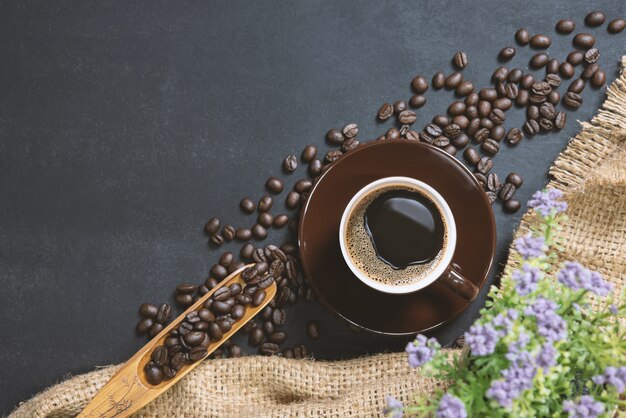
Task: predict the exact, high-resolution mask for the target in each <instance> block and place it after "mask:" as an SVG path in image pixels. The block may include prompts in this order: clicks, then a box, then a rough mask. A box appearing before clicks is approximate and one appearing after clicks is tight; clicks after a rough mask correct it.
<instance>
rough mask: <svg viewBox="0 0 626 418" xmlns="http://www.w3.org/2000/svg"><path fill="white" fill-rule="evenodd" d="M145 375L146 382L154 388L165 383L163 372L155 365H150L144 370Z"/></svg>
mask: <svg viewBox="0 0 626 418" xmlns="http://www.w3.org/2000/svg"><path fill="white" fill-rule="evenodd" d="M144 374H145V376H146V380H147V381H148V383H150V384H151V385H153V386H156V385H158V384H160V383H161V382H162V381H163V378H164V376H163V370H161V368H160V367H158V366H157V365H155V364H152V363H148V364H146V366H145V368H144Z"/></svg>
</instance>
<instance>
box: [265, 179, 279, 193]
mask: <svg viewBox="0 0 626 418" xmlns="http://www.w3.org/2000/svg"><path fill="white" fill-rule="evenodd" d="M265 188H266V189H267V190H269V191H270V192H271V193H274V194H276V193H280V192H282V191H283V182H282V181H280V179H278V178H276V177H270V178H268V179H267V181H266V182H265Z"/></svg>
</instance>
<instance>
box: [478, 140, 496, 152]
mask: <svg viewBox="0 0 626 418" xmlns="http://www.w3.org/2000/svg"><path fill="white" fill-rule="evenodd" d="M481 148H482V149H483V151H485V152H486V153H487V154H489V155H495V154H497V153H498V151H499V150H500V144H498V142H497V141H494V140H493V139H491V138H487V139H486V140H485V142H483V143H482V144H481Z"/></svg>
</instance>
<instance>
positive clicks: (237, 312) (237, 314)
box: [230, 304, 246, 320]
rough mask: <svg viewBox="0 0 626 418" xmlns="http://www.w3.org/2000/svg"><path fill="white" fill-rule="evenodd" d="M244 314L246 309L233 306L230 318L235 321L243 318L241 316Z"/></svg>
mask: <svg viewBox="0 0 626 418" xmlns="http://www.w3.org/2000/svg"><path fill="white" fill-rule="evenodd" d="M245 313H246V307H245V306H243V305H239V304H237V305H235V306H233V309H232V310H231V311H230V316H231V317H232V318H233V319H235V320H237V319H241V318H243V315H244V314H245Z"/></svg>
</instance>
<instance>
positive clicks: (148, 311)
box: [136, 303, 172, 338]
mask: <svg viewBox="0 0 626 418" xmlns="http://www.w3.org/2000/svg"><path fill="white" fill-rule="evenodd" d="M139 315H141V319H140V320H139V322H138V323H137V327H136V330H137V333H138V334H139V335H147V336H148V337H149V338H153V337H154V336H155V335H157V334H158V333H159V332H161V331H163V328H165V325H167V323H168V322H169V320H170V317H171V316H172V308H171V307H170V305H168V304H167V303H162V304H161V305H159V307H157V306H156V305H153V304H151V303H142V304H141V306H140V307H139Z"/></svg>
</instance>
